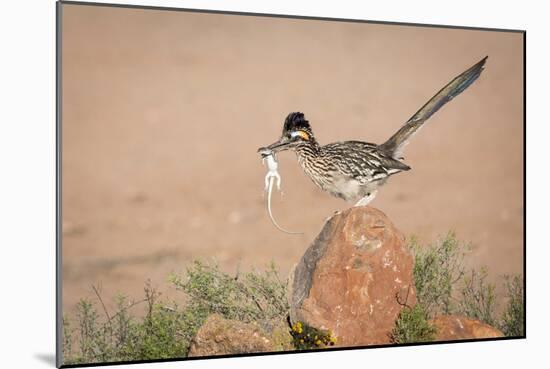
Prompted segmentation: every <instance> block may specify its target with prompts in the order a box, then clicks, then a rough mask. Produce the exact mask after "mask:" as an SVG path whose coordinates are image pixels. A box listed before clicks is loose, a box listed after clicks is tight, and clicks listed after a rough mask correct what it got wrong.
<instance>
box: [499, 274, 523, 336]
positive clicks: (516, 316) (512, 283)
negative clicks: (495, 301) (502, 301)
mask: <svg viewBox="0 0 550 369" xmlns="http://www.w3.org/2000/svg"><path fill="white" fill-rule="evenodd" d="M504 278H505V285H506V291H507V298H508V302H507V305H506V308H505V310H504V313H503V314H502V319H501V322H500V330H501V331H502V332H503V333H504V334H505V335H506V336H510V337H523V336H525V307H524V303H523V301H524V292H523V278H521V277H519V276H514V277H510V276H505V277H504Z"/></svg>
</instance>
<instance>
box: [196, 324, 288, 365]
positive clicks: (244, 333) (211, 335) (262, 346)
mask: <svg viewBox="0 0 550 369" xmlns="http://www.w3.org/2000/svg"><path fill="white" fill-rule="evenodd" d="M292 349H293V346H292V336H291V335H290V332H289V328H288V325H287V324H286V322H283V321H281V322H274V324H273V327H271V328H270V332H269V333H266V332H265V331H264V330H262V329H261V328H260V327H259V326H258V325H257V324H251V323H243V322H239V321H236V320H229V319H225V318H224V317H222V316H221V315H218V314H212V315H210V316H209V317H208V318H207V319H206V321H205V322H204V323H203V325H202V326H201V327H200V328H199V330H198V332H197V334H196V335H195V337H194V338H193V341H192V342H191V347H190V348H189V353H188V356H215V355H230V354H241V353H253V352H266V351H269V352H273V351H289V350H292Z"/></svg>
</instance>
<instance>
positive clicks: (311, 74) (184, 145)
mask: <svg viewBox="0 0 550 369" xmlns="http://www.w3.org/2000/svg"><path fill="white" fill-rule="evenodd" d="M57 20H58V64H57V66H58V127H57V128H58V152H57V155H58V259H57V262H58V290H57V292H58V300H57V301H58V319H57V329H58V331H57V333H58V353H57V357H58V366H65V367H70V366H85V365H93V364H109V363H120V362H124V363H134V362H149V361H161V360H185V359H188V358H203V359H207V358H213V357H220V356H224V357H227V356H242V355H254V354H259V353H272V354H292V353H296V352H304V351H323V350H342V349H351V348H362V349H370V348H377V347H382V346H384V347H385V346H397V345H414V344H419V343H423V344H426V343H441V342H462V341H472V340H475V341H482V340H498V339H510V338H524V337H525V310H524V301H525V289H524V286H525V281H524V276H525V259H524V256H525V237H524V235H525V201H524V200H525V185H524V183H525V182H524V181H525V161H524V160H525V155H524V152H525V143H524V140H525V115H524V109H525V104H524V101H525V92H524V83H525V81H524V73H525V60H524V48H525V32H524V31H517V30H499V29H478V28H465V27H445V26H434V25H417V24H402V23H399V24H398V23H390V22H372V21H366V20H345V19H330V18H327V19H321V18H310V17H301V16H282V15H266V14H246V13H227V12H216V11H201V10H190V9H174V8H158V7H143V6H127V5H124V6H122V5H109V4H90V3H79V2H70V1H67V2H63V1H62V2H59V3H58V14H57Z"/></svg>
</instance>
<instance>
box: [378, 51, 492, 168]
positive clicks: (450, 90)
mask: <svg viewBox="0 0 550 369" xmlns="http://www.w3.org/2000/svg"><path fill="white" fill-rule="evenodd" d="M486 60H487V56H486V57H484V58H483V59H481V60H480V61H479V62H478V63H477V64H475V65H474V66H472V67H471V68H470V69H468V70H466V71H465V72H463V73H462V74H461V75H459V76H458V77H456V78H455V79H453V80H452V81H451V82H449V83H448V84H447V85H446V86H445V87H443V88H442V89H441V90H440V91H439V92H438V93H437V94H435V95H434V96H433V97H432V98H431V99H430V100H429V101H428V102H427V103H426V104H425V105H424V106H423V107H422V108H420V110H418V111H417V112H416V113H415V114H414V115H413V116H412V117H411V118H410V119H409V120H408V121H407V122H406V123H405V124H404V125H403V126H402V127H401V128H400V129H399V130H398V131H397V132H396V133H395V134H394V135H393V136H391V137H390V138H389V139H388V140H387V141H386V142H384V143H383V144H382V145H380V148H381V149H382V150H384V151H386V152H387V153H389V154H391V155H392V156H393V157H394V158H396V159H398V158H400V157H401V155H402V153H403V149H404V147H405V146H406V145H407V143H408V142H409V140H410V138H411V137H412V136H413V135H414V134H415V133H416V132H417V131H418V129H419V128H420V127H421V126H422V124H423V123H424V122H425V121H426V120H428V118H430V117H431V116H432V115H433V114H434V113H435V112H437V111H438V110H439V109H441V107H442V106H443V105H445V104H446V103H448V102H449V101H451V100H452V99H453V98H454V97H455V96H458V95H459V94H460V93H461V92H462V91H464V90H465V89H466V88H468V86H470V85H471V84H472V83H473V82H474V81H475V80H476V79H477V78H478V77H479V76H480V74H481V72H482V71H483V66H484V65H485V61H486Z"/></svg>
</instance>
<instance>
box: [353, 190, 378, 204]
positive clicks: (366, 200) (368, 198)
mask: <svg viewBox="0 0 550 369" xmlns="http://www.w3.org/2000/svg"><path fill="white" fill-rule="evenodd" d="M377 192H378V191H377V190H374V191H372V192H370V193H368V194H367V195H366V196H365V197H363V198H361V199H360V200H359V201H357V203H356V204H355V205H353V206H354V207H355V206H365V205H368V204H369V203H370V202H371V201H372V200H374V198H375V197H376V193H377Z"/></svg>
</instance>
